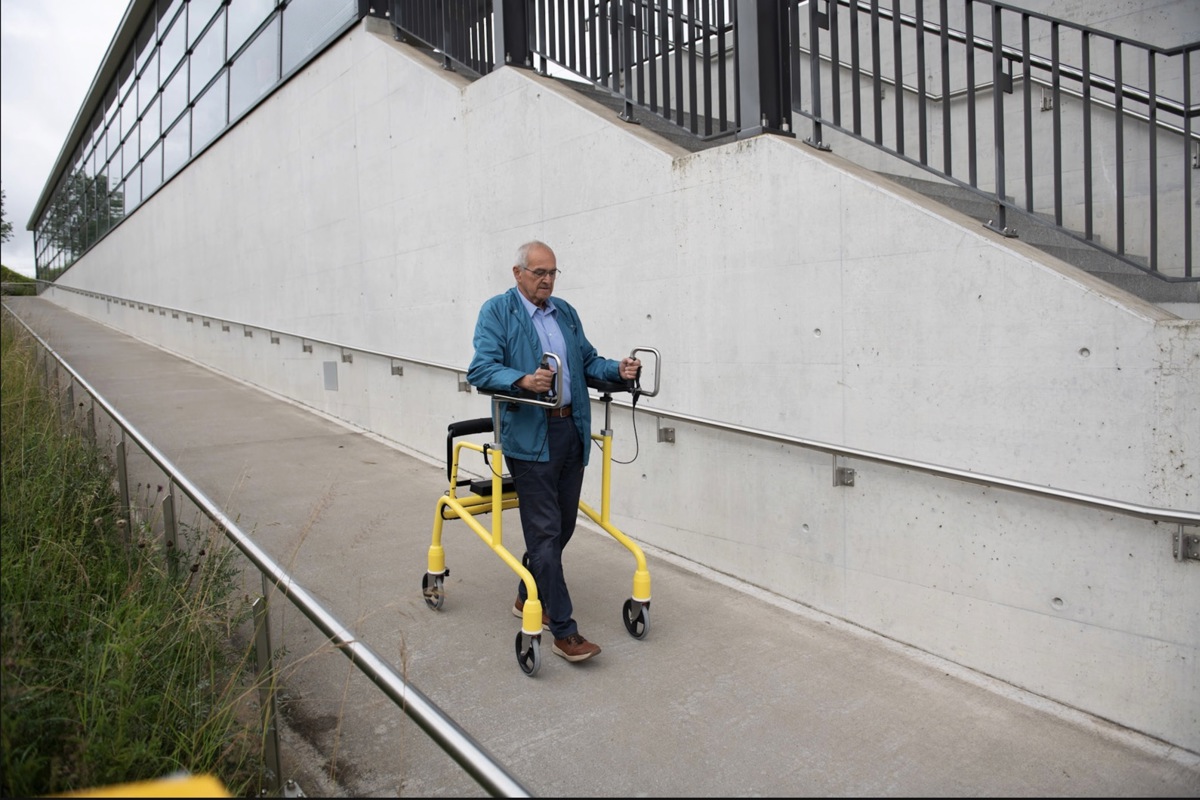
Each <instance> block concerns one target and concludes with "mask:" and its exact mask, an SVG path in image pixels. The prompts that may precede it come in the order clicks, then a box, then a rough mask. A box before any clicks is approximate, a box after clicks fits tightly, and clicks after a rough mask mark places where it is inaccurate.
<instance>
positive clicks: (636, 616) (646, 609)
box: [621, 597, 650, 639]
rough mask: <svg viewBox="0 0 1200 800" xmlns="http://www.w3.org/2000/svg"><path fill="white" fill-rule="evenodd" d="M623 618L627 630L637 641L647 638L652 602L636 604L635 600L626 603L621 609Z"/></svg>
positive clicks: (630, 599)
mask: <svg viewBox="0 0 1200 800" xmlns="http://www.w3.org/2000/svg"><path fill="white" fill-rule="evenodd" d="M621 618H622V619H624V620H625V630H627V631H629V635H630V636H632V637H633V638H635V639H642V638H645V636H646V633H647V632H649V630H650V602H649V601H646V602H645V603H634V602H633V598H632V597H631V598H629V599H628V600H626V601H625V607H624V608H623V609H621Z"/></svg>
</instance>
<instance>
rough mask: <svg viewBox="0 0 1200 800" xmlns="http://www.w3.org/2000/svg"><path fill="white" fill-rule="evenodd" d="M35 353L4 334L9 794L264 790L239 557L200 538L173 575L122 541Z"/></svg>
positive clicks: (156, 551) (114, 505)
mask: <svg viewBox="0 0 1200 800" xmlns="http://www.w3.org/2000/svg"><path fill="white" fill-rule="evenodd" d="M35 352H36V351H35V346H34V344H33V343H32V342H31V341H30V340H29V339H28V337H27V335H25V334H24V333H23V332H21V331H18V329H17V327H16V326H15V324H14V323H13V322H12V320H10V319H8V318H5V319H4V320H3V322H0V359H2V362H0V384H2V385H0V407H2V409H0V410H2V416H0V449H2V450H3V463H2V468H3V472H2V474H0V479H2V483H3V488H2V492H0V584H2V587H3V605H2V613H0V622H2V630H0V634H2V645H3V647H2V650H0V653H2V658H0V670H2V672H0V691H2V695H3V708H2V714H0V738H2V744H3V754H2V756H0V758H2V762H0V767H2V776H0V790H2V793H3V796H5V797H29V796H34V795H45V794H50V793H62V792H69V791H75V790H80V789H86V788H92V787H99V786H107V785H111V784H116V783H125V782H130V781H142V780H153V779H157V778H161V777H164V776H167V775H170V774H173V773H176V772H179V771H186V772H189V773H192V774H212V775H216V776H217V777H218V778H220V780H222V781H223V782H224V784H225V786H226V787H227V788H228V789H229V791H230V792H231V793H232V794H233V795H234V796H256V795H258V794H259V792H260V790H261V786H260V783H261V781H262V768H261V761H260V753H261V735H262V734H261V725H260V723H259V719H258V717H257V714H256V713H255V712H254V709H255V708H256V705H255V704H254V702H253V698H254V693H255V692H256V689H255V688H254V687H253V686H250V685H249V684H250V683H251V681H250V676H249V673H250V672H251V670H250V669H249V667H248V665H247V663H246V657H247V656H248V652H247V648H242V652H238V651H236V650H234V648H233V647H232V645H231V644H230V642H231V641H232V640H233V638H234V637H233V631H234V629H235V628H236V626H237V625H239V624H240V622H242V621H243V620H244V619H245V616H244V615H245V614H246V613H247V608H246V605H245V603H244V601H242V600H241V599H240V598H239V599H231V598H233V597H234V595H235V592H234V590H233V587H234V582H233V578H234V570H233V567H232V564H231V560H230V559H231V553H232V551H231V550H229V549H228V548H226V547H225V546H224V543H223V541H222V539H221V538H220V536H219V535H217V534H215V533H214V532H212V531H211V530H210V531H208V532H207V533H205V532H204V531H202V530H201V529H199V528H196V527H193V528H191V529H190V530H189V532H187V535H186V536H185V538H186V540H187V541H188V542H189V544H188V545H187V546H185V547H181V549H180V550H181V552H176V553H173V554H172V555H173V557H174V558H177V559H179V561H178V564H177V566H179V567H181V568H180V569H177V570H172V569H168V568H167V564H166V563H165V562H164V559H163V555H162V553H163V551H162V549H161V547H160V546H159V542H158V541H157V540H156V538H155V537H154V536H153V534H152V530H153V526H152V525H150V524H149V523H148V522H145V521H143V522H140V523H139V522H137V521H136V520H139V519H141V520H146V519H148V515H152V514H153V509H141V510H140V514H135V517H134V519H135V524H134V530H132V531H127V530H125V524H126V523H125V520H124V519H123V518H122V515H121V514H120V513H119V503H118V497H117V493H116V491H115V488H114V479H113V475H114V472H113V469H112V466H111V464H110V463H109V462H108V461H107V459H106V458H105V457H104V456H103V455H102V454H101V453H100V452H99V451H98V450H97V449H96V448H95V447H94V446H92V444H91V443H89V442H88V441H86V440H84V439H81V438H80V437H79V436H78V435H77V434H76V433H75V432H74V431H73V430H71V426H70V425H69V424H68V423H67V422H64V415H63V413H62V404H61V398H60V397H58V396H56V394H55V393H54V392H53V391H48V390H46V389H44V388H43V386H42V381H41V380H40V374H41V371H40V370H39V369H38V367H37V364H36V358H35Z"/></svg>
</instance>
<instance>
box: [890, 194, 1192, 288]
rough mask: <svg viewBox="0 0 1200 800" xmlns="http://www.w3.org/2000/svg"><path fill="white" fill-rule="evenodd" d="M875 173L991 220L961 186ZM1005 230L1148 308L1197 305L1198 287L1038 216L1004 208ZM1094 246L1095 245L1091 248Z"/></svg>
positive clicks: (983, 203)
mask: <svg viewBox="0 0 1200 800" xmlns="http://www.w3.org/2000/svg"><path fill="white" fill-rule="evenodd" d="M879 174H880V175H881V176H882V177H884V178H886V179H888V180H890V181H892V182H894V183H898V184H900V185H901V186H906V187H908V188H910V189H912V190H914V191H916V192H920V193H921V194H922V195H924V196H926V197H928V198H929V199H931V200H935V201H937V202H939V203H942V204H944V205H946V206H948V207H950V208H953V209H955V210H957V211H960V212H962V213H964V214H967V215H968V216H970V217H972V218H973V219H977V220H979V221H980V222H989V221H991V220H992V219H994V218H995V216H996V203H995V201H992V200H989V199H987V198H986V197H983V196H981V195H979V194H978V193H976V192H974V191H972V190H970V189H967V188H964V187H962V186H957V185H955V184H950V183H945V182H942V181H936V180H926V179H923V178H911V177H908V176H904V175H891V174H888V173H879ZM1010 199H1011V198H1010ZM1005 226H1006V227H1007V228H1010V229H1012V230H1013V231H1015V232H1016V234H1017V236H1018V238H1020V239H1021V241H1023V242H1026V243H1028V244H1031V245H1033V246H1034V247H1036V248H1038V249H1039V250H1041V251H1043V252H1045V253H1047V254H1049V255H1052V256H1054V257H1055V258H1058V259H1061V260H1063V261H1065V262H1067V263H1068V264H1071V265H1073V266H1076V267H1079V268H1080V269H1082V270H1084V271H1085V272H1087V273H1089V274H1091V275H1095V276H1096V277H1098V278H1101V279H1103V280H1105V281H1108V282H1109V283H1111V284H1113V285H1114V286H1118V287H1120V288H1122V289H1124V290H1126V291H1128V292H1131V293H1132V294H1135V295H1137V296H1138V297H1140V298H1142V299H1143V300H1147V301H1149V302H1151V303H1200V283H1198V282H1194V281H1192V282H1181V281H1168V280H1164V279H1162V278H1159V277H1158V276H1156V275H1153V274H1151V273H1149V272H1146V271H1144V270H1141V269H1138V267H1137V266H1136V265H1134V264H1129V263H1127V261H1126V260H1123V259H1120V258H1117V257H1115V256H1113V255H1111V254H1109V253H1107V252H1105V251H1104V250H1101V249H1100V248H1099V247H1092V246H1089V245H1088V243H1087V242H1086V241H1084V237H1083V235H1082V234H1077V235H1072V234H1071V233H1070V232H1068V231H1064V230H1062V229H1061V228H1059V227H1058V226H1057V225H1055V224H1054V221H1053V220H1052V219H1050V218H1049V217H1047V216H1046V215H1044V214H1030V213H1028V212H1025V211H1014V210H1012V209H1009V210H1008V212H1007V213H1006V215H1005ZM1099 244H1100V242H1099V241H1097V245H1099ZM1126 259H1128V260H1129V261H1133V262H1135V264H1141V265H1146V264H1147V263H1148V261H1147V259H1146V258H1145V257H1141V256H1126Z"/></svg>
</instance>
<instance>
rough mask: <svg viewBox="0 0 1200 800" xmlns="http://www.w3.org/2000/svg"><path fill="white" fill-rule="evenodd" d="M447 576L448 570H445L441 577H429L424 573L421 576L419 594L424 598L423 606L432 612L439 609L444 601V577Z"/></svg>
mask: <svg viewBox="0 0 1200 800" xmlns="http://www.w3.org/2000/svg"><path fill="white" fill-rule="evenodd" d="M449 574H450V570H446V571H445V572H443V573H442V574H441V575H430V574H429V573H428V572H426V573H425V574H424V575H422V576H421V594H422V596H424V598H425V605H427V606H429V607H430V608H432V609H433V610H434V611H437V610H438V609H439V608H441V607H442V603H443V602H445V600H446V590H445V586H446V576H447V575H449Z"/></svg>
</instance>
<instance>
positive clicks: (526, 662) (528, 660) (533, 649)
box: [516, 631, 542, 677]
mask: <svg viewBox="0 0 1200 800" xmlns="http://www.w3.org/2000/svg"><path fill="white" fill-rule="evenodd" d="M516 647H517V666H518V667H520V668H521V672H524V673H525V674H526V675H528V676H530V677H533V676H534V675H536V674H537V671H538V667H540V666H542V637H541V636H540V635H535V636H530V635H529V634H527V633H525V632H524V631H517V641H516Z"/></svg>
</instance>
